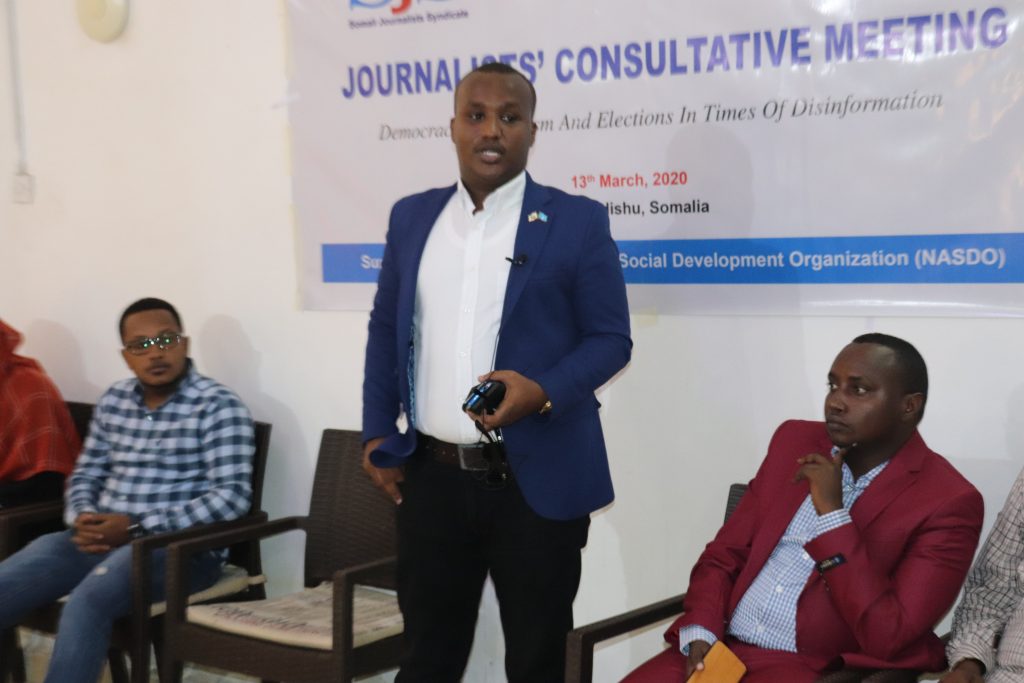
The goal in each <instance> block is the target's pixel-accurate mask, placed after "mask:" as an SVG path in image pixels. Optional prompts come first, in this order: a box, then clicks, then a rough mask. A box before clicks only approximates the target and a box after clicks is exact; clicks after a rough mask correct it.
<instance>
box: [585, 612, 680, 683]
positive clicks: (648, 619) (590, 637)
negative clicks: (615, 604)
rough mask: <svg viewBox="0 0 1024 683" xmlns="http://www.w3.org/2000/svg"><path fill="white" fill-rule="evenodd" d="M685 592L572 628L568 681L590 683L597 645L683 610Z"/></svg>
mask: <svg viewBox="0 0 1024 683" xmlns="http://www.w3.org/2000/svg"><path fill="white" fill-rule="evenodd" d="M685 597H686V593H682V594H680V595H676V596H674V597H671V598H667V599H665V600H661V601H659V602H655V603H652V604H650V605H646V606H644V607H639V608H637V609H635V610H632V611H629V612H625V613H624V614H617V615H615V616H613V617H609V618H607V619H603V620H601V621H595V622H594V623H593V624H587V625H586V626H580V627H579V628H576V629H573V630H572V631H570V632H569V635H568V636H566V643H565V680H566V683H589V682H590V680H591V678H592V677H593V673H594V645H595V644H597V643H600V642H602V641H605V640H609V639H611V638H614V637H616V636H620V635H623V634H624V633H629V632H630V631H635V630H636V629H638V628H642V627H644V626H649V625H651V624H656V623H658V622H659V621H662V620H664V619H668V618H669V617H672V616H675V615H677V614H682V612H683V598H685Z"/></svg>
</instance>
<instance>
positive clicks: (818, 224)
mask: <svg viewBox="0 0 1024 683" xmlns="http://www.w3.org/2000/svg"><path fill="white" fill-rule="evenodd" d="M289 17H290V25H291V34H292V35H291V49H292V56H293V60H292V82H291V90H292V96H291V104H290V117H291V127H292V140H293V148H294V152H293V159H294V162H293V163H294V169H293V177H294V197H295V208H296V220H297V223H298V228H299V234H300V241H301V258H302V282H301V286H302V292H303V301H304V305H305V306H306V307H307V308H314V309H365V308H368V307H369V305H370V303H371V298H372V294H373V291H374V286H375V285H374V283H375V282H376V278H377V273H378V269H379V266H380V258H381V255H382V253H383V242H384V234H385V231H386V228H387V218H388V212H389V210H390V207H391V205H392V204H393V203H394V201H395V200H397V199H398V198H400V197H402V196H404V195H407V194H410V193H413V192H417V191H420V190H423V189H426V188H429V187H438V186H442V185H449V184H452V183H454V182H455V180H456V179H457V177H458V167H457V164H456V159H455V153H454V150H453V148H452V144H451V140H450V138H449V134H448V122H449V119H450V118H451V113H452V100H453V89H454V87H455V85H456V84H457V83H458V80H459V79H460V78H461V76H462V75H464V74H465V73H467V72H468V71H469V70H471V69H472V68H473V67H474V66H475V65H477V64H479V63H481V62H485V61H502V62H506V63H508V64H510V65H512V66H514V67H516V68H517V69H519V70H521V71H522V72H523V73H524V74H525V75H526V76H527V77H528V78H530V80H532V81H533V82H534V84H535V86H536V89H537V92H538V107H537V113H536V122H537V124H538V126H539V129H540V130H539V132H538V135H537V142H536V144H535V145H534V148H533V151H532V153H531V158H530V164H529V169H530V172H531V174H532V175H533V176H534V178H535V179H536V180H537V181H538V182H541V183H544V184H548V185H555V186H557V187H560V188H562V189H565V190H567V191H569V192H577V193H582V194H587V195H589V196H591V197H593V198H595V199H597V200H599V201H601V202H602V203H604V204H605V205H606V206H607V208H608V212H609V214H610V217H611V223H612V233H613V235H614V237H615V239H616V241H617V242H618V244H619V248H620V252H621V256H620V260H621V263H622V267H623V271H624V274H625V276H626V282H627V283H628V285H629V296H630V303H631V306H632V307H633V309H634V310H637V311H640V310H647V311H657V312H665V313H679V312H694V313H697V312H700V313H713V312H723V313H801V312H802V313H814V312H820V313H860V314H872V315H875V314H887V313H890V314H903V315H907V314H909V315H914V314H926V315H933V314H946V315H963V314H967V315H1021V314H1024V296H1022V294H1024V287H1022V286H1021V283H1024V36H1022V35H1021V28H1022V27H1021V20H1022V19H1024V0H1015V1H1014V2H1003V3H1001V4H991V5H988V4H982V5H968V4H961V3H958V2H939V3H936V2H935V1H934V0H906V1H901V2H893V1H891V0H890V1H888V2H882V1H880V0H878V1H866V2H854V1H853V0H788V1H787V0H780V1H778V2H772V3H751V2H748V1H745V0H718V1H716V2H714V3H712V2H694V1H686V0H677V1H674V2H668V1H665V2H657V3H653V2H651V3H637V2H623V1H621V0H619V1H612V0H592V1H590V2H583V1H582V0H561V1H560V2H551V1H550V0H519V1H518V2H514V3H513V2H504V3H497V2H475V1H473V0H301V1H300V0H292V2H290V3H289Z"/></svg>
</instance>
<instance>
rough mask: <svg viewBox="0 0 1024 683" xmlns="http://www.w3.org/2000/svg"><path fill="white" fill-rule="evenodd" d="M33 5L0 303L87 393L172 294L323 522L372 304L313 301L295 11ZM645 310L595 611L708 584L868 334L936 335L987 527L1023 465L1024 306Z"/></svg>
mask: <svg viewBox="0 0 1024 683" xmlns="http://www.w3.org/2000/svg"><path fill="white" fill-rule="evenodd" d="M8 1H15V0H8ZM16 5H17V13H18V33H19V36H20V48H21V50H20V54H21V71H22V79H23V86H24V108H25V117H26V122H27V132H28V150H29V156H28V158H29V167H30V172H31V173H32V174H34V175H35V178H36V183H37V197H36V201H35V203H34V204H32V205H16V204H13V203H12V202H11V198H10V193H9V190H8V188H9V186H10V179H11V176H12V175H13V172H14V165H15V159H16V149H15V145H14V142H13V132H12V130H13V124H12V115H11V110H12V107H11V92H10V89H9V88H8V87H7V85H8V84H9V79H8V78H7V74H8V64H7V49H6V48H7V46H6V42H4V43H3V49H2V50H0V74H3V76H2V77H0V78H2V80H0V316H2V317H3V318H5V319H6V320H7V321H8V322H10V323H11V324H13V325H14V326H15V327H18V328H20V329H21V330H22V331H23V332H24V333H25V334H26V337H27V342H26V344H25V346H24V349H23V350H24V351H25V352H26V353H28V354H30V355H33V356H36V357H38V358H39V359H40V360H41V361H42V362H43V363H44V364H45V366H46V367H47V368H48V370H49V371H50V373H51V374H52V375H53V376H54V377H55V379H56V381H57V383H58V384H59V386H60V387H61V388H62V390H63V391H64V393H65V395H66V397H67V398H69V399H77V400H95V399H96V397H97V396H98V395H99V393H100V392H101V391H102V389H103V388H104V387H106V386H107V385H108V384H109V383H111V382H112V381H114V380H115V379H118V378H120V377H123V376H125V374H126V372H127V370H126V368H125V367H124V366H123V364H122V362H121V360H120V358H119V355H118V353H117V350H118V338H117V334H116V329H115V327H116V319H117V316H118V315H119V313H120V311H121V309H122V308H123V307H124V306H125V305H126V304H127V303H129V302H130V301H132V300H134V299H135V298H137V297H139V296H145V295H154V296H161V297H164V298H167V299H169V300H171V301H172V302H174V303H175V305H176V306H178V307H179V309H180V310H181V312H182V314H183V316H184V318H185V324H186V328H187V331H188V333H189V334H190V335H191V337H192V344H193V346H192V348H193V356H194V358H195V359H196V361H197V363H198V365H199V367H200V369H201V370H202V371H204V372H206V373H207V374H210V375H212V376H214V377H217V378H218V379H220V380H222V381H224V382H226V383H227V384H229V385H231V386H232V387H234V388H235V389H236V390H237V391H238V392H239V393H240V394H241V396H242V397H243V399H245V400H246V402H247V403H248V404H249V406H250V407H251V408H252V410H253V412H254V413H255V415H256V417H257V418H258V419H262V420H266V421H269V422H272V423H273V424H274V434H273V440H272V448H271V458H270V470H269V472H268V477H267V492H266V507H267V509H268V510H269V511H270V513H271V514H272V515H274V516H279V515H285V514H296V513H298V514H301V513H304V511H305V509H306V506H307V504H308V490H309V484H310V481H311V479H312V468H313V462H314V459H315V456H316V453H315V450H316V445H317V442H318V439H319V432H320V430H321V429H323V428H324V427H327V426H332V427H343V428H358V427H359V419H360V383H361V375H362V351H363V346H364V344H365V324H366V315H365V314H364V313H310V312H304V311H301V310H300V309H299V305H298V294H297V278H296V268H297V262H296V250H295V227H294V225H293V221H292V214H291V206H290V177H289V150H288V121H287V112H286V105H285V103H286V98H287V80H286V74H287V24H286V17H285V7H284V5H283V3H281V2H279V1H274V0H217V1H216V2H213V1H211V0H177V2H174V3H165V2H160V3H158V2H153V1H148V2H146V1H142V0H136V2H134V3H132V16H131V24H130V26H129V29H128V31H127V32H126V33H125V34H124V36H123V37H122V38H121V39H120V40H118V41H117V42H115V43H112V44H109V45H101V44H98V43H94V42H92V41H90V40H89V39H88V38H86V37H85V36H84V34H82V33H81V31H79V29H78V28H77V26H76V24H75V18H74V12H73V3H70V2H65V1H62V0H61V1H58V0H35V1H33V2H26V1H22V2H16ZM2 21H4V19H3V18H2V17H0V22H2ZM4 28H5V29H6V26H5V27H4ZM0 35H4V36H6V31H4V33H2V34H0ZM4 40H5V39H4V38H0V41H4ZM541 97H543V93H541ZM452 163H453V169H452V171H453V170H454V163H455V162H454V155H453V161H452ZM443 175H444V177H445V178H448V177H450V172H447V171H446V172H445V173H444V174H443ZM540 180H541V181H543V180H544V179H543V178H541V179H540ZM633 325H634V341H635V350H634V361H633V363H632V364H631V366H630V367H629V368H628V369H627V370H626V371H625V372H624V373H623V374H621V375H620V376H619V377H618V378H617V379H616V380H615V381H613V382H612V383H611V385H610V386H609V387H607V388H606V389H605V390H604V391H603V392H602V396H601V398H602V401H603V402H604V404H605V408H604V422H605V426H606V432H607V437H608V441H609V446H610V450H611V454H612V466H613V474H614V476H615V481H616V484H617V492H618V499H617V502H616V503H614V504H613V505H612V506H611V507H610V508H608V509H607V510H605V511H603V512H601V513H599V514H598V515H596V516H595V517H594V523H593V526H592V531H591V536H590V544H589V546H588V548H587V549H586V551H585V554H584V562H585V565H584V578H583V584H582V586H581V589H580V595H579V599H578V600H577V610H576V613H577V621H578V622H579V623H586V622H589V621H592V620H594V619H598V618H601V617H604V616H608V615H610V614H613V613H616V612H620V611H623V610H625V609H628V608H632V607H636V606H639V605H641V604H644V603H646V602H648V601H652V600H655V599H658V598H661V597H665V596H668V595H671V594H674V593H677V592H681V591H682V590H684V589H685V583H686V576H687V574H688V572H689V568H690V565H691V564H692V562H693V561H694V559H695V558H696V555H697V554H698V553H699V551H700V549H701V548H702V547H703V545H704V543H705V542H706V541H707V540H708V538H709V537H710V535H711V534H712V533H713V532H714V530H715V529H716V528H717V526H718V524H719V523H720V520H721V515H722V507H723V504H724V497H725V491H726V488H727V485H728V484H729V483H730V482H733V481H744V480H746V479H748V478H749V477H750V476H751V475H752V473H753V471H754V469H755V467H756V465H757V463H758V461H759V460H760V457H761V455H762V454H763V452H764V448H765V446H766V443H767V439H768V437H769V436H770V434H771V432H772V430H773V429H774V427H775V426H776V425H777V424H778V423H779V422H780V421H781V420H783V419H785V418H788V417H803V418H814V417H816V416H818V415H819V414H820V411H821V400H822V397H823V394H824V391H823V390H824V383H825V373H826V371H827V368H828V366H829V363H830V362H831V360H832V358H833V356H834V355H835V353H836V352H837V351H838V350H839V349H840V348H841V347H842V346H843V344H845V343H846V342H847V341H848V340H849V339H850V338H852V337H853V336H855V335H856V334H859V333H861V332H864V331H869V330H879V331H886V332H891V333H894V334H897V335H900V336H904V337H906V338H908V339H910V340H911V341H913V342H914V343H915V344H917V345H918V347H919V348H920V349H921V351H922V352H923V354H924V356H925V358H926V359H927V360H928V361H929V363H930V368H931V375H932V386H933V394H932V397H931V401H930V402H929V406H928V414H927V417H926V419H925V422H924V427H923V432H924V435H925V437H926V439H927V440H928V442H929V443H930V445H931V446H932V447H933V448H935V449H936V450H938V451H940V452H942V453H945V454H947V455H949V456H950V457H951V459H952V460H953V461H954V463H955V464H956V465H957V466H958V467H960V468H961V470H962V471H964V472H965V474H967V475H968V476H969V477H970V478H972V479H973V480H974V481H975V482H976V483H977V484H978V486H979V488H980V489H981V490H982V492H983V493H984V494H985V498H986V503H987V506H988V515H987V516H988V522H989V523H991V521H992V518H993V517H994V514H995V512H996V510H998V508H999V507H1000V506H1001V504H1002V501H1003V498H1004V496H1005V495H1006V492H1007V491H1008V490H1009V486H1010V483H1011V482H1012V479H1013V477H1014V476H1015V475H1016V473H1017V471H1018V470H1019V468H1020V457H1019V455H1018V454H1017V452H1016V448H1015V447H1016V446H1017V444H1018V443H1019V442H1020V441H1021V437H1022V436H1024V434H1022V431H1024V429H1022V426H1021V425H1022V424H1024V422H1022V417H1024V383H1022V381H1021V377H1022V376H1024V373H1022V372H1021V371H1019V369H1018V367H1017V363H1016V362H1015V361H1016V360H1017V358H1018V354H1019V349H1020V348H1022V347H1024V322H1022V321H1021V320H1020V319H934V318H823V317H816V318H800V317H767V316H765V317H658V316H656V315H651V314H637V315H634V317H633ZM298 547H299V546H298V545H297V543H296V542H291V543H277V544H272V545H269V546H267V547H266V548H265V555H266V558H267V560H266V564H267V567H268V570H269V571H270V572H271V573H272V574H273V575H274V576H275V577H276V578H275V583H274V589H275V590H281V589H284V588H286V587H290V586H293V585H295V584H296V583H297V581H298V575H299V572H300V567H301V558H300V556H298V555H297V554H296V551H297V548H298ZM500 640H501V636H500V627H499V626H498V625H497V613H496V610H495V607H494V604H493V599H492V598H488V599H487V600H486V601H485V606H484V609H483V616H482V621H481V625H480V628H479V636H478V646H477V648H476V650H475V652H474V657H473V661H472V663H471V668H470V672H469V674H467V678H466V680H468V681H484V680H494V681H497V680H502V678H503V676H502V675H501V673H500V671H501V663H500V653H501V644H500ZM658 640H659V634H658V633H657V632H654V631H652V632H651V633H649V634H648V635H647V636H645V637H643V638H638V639H634V640H632V641H629V642H626V643H622V644H618V645H615V646H612V647H608V648H605V649H603V650H602V651H601V652H600V653H599V655H598V670H599V674H598V676H597V680H601V681H614V680H618V678H619V677H620V676H621V675H622V674H624V673H625V672H626V671H627V670H628V668H629V667H630V666H632V665H633V664H635V663H638V662H639V661H641V660H642V659H644V658H645V657H647V656H649V655H651V654H653V653H654V652H655V651H656V650H657V648H658V644H657V643H658Z"/></svg>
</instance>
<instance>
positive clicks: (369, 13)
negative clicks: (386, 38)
mask: <svg viewBox="0 0 1024 683" xmlns="http://www.w3.org/2000/svg"><path fill="white" fill-rule="evenodd" d="M345 1H346V2H347V3H348V6H349V9H350V10H351V14H350V15H349V18H348V27H349V28H350V29H372V28H385V27H391V26H401V25H408V24H435V25H436V24H440V23H442V22H448V21H456V20H459V19H468V18H469V11H468V10H466V9H461V8H456V9H451V5H442V6H437V5H436V3H442V2H443V3H448V2H450V0H345ZM410 10H412V11H410Z"/></svg>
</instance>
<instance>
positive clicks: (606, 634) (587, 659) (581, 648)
mask: <svg viewBox="0 0 1024 683" xmlns="http://www.w3.org/2000/svg"><path fill="white" fill-rule="evenodd" d="M746 490H747V486H746V484H733V485H732V486H730V487H729V498H728V500H727V501H726V506H725V519H729V516H730V515H731V514H732V513H733V510H735V509H736V506H737V505H738V504H739V502H740V498H742V497H743V494H744V493H745V492H746ZM685 597H686V594H685V593H680V594H679V595H676V596H673V597H671V598H667V599H665V600H661V601H659V602H655V603H653V604H650V605H646V606H644V607H640V608H638V609H635V610H632V611H629V612H626V613H624V614H618V615H616V616H613V617H609V618H608V619H603V620H601V621H598V622H594V623H593V624H588V625H587V626H581V627H579V628H577V629H574V630H572V631H570V632H569V635H568V636H567V639H566V652H565V681H566V683H591V681H592V680H593V675H594V646H595V645H596V644H597V643H600V642H603V641H606V640H610V639H612V638H615V637H618V636H621V635H625V634H627V633H630V632H631V631H635V630H637V629H640V628H643V627H645V626H651V625H652V624H656V623H658V622H659V621H666V620H668V619H671V618H673V617H676V616H678V615H680V614H682V613H683V598H685ZM919 674H920V672H918V671H908V670H905V669H886V670H874V669H843V670H841V671H835V672H832V673H829V674H826V675H825V676H823V677H822V678H821V679H819V681H818V683H910V682H912V681H916V680H917V678H918V675H919Z"/></svg>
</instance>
